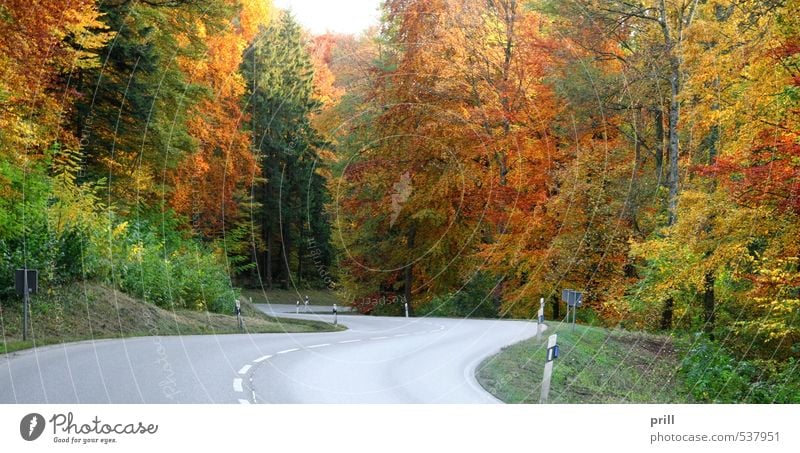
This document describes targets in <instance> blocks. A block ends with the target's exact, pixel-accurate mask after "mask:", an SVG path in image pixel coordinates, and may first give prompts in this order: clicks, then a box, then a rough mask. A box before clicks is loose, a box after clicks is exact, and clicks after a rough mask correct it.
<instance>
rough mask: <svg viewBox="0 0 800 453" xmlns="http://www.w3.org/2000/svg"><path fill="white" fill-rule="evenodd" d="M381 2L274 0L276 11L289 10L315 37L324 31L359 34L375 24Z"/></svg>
mask: <svg viewBox="0 0 800 453" xmlns="http://www.w3.org/2000/svg"><path fill="white" fill-rule="evenodd" d="M380 1H381V0H274V1H273V4H274V5H275V6H277V7H278V8H282V9H289V10H291V11H292V13H294V16H295V17H296V18H297V21H298V22H300V23H301V24H302V25H303V27H305V28H307V29H308V30H310V31H311V33H313V34H315V35H318V34H322V33H325V32H326V31H332V32H335V33H344V34H358V33H360V32H362V31H364V30H365V29H367V28H369V27H370V26H372V25H378V5H379V4H380Z"/></svg>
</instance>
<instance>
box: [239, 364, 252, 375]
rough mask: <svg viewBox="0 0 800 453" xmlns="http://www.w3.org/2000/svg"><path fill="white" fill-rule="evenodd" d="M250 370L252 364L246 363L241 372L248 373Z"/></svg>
mask: <svg viewBox="0 0 800 453" xmlns="http://www.w3.org/2000/svg"><path fill="white" fill-rule="evenodd" d="M248 371H250V365H245V366H243V367H242V369H241V370H239V374H247V372H248Z"/></svg>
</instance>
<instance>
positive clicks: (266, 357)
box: [253, 355, 272, 363]
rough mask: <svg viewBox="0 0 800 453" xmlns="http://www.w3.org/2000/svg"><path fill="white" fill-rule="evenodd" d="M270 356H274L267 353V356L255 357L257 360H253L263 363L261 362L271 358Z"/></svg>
mask: <svg viewBox="0 0 800 453" xmlns="http://www.w3.org/2000/svg"><path fill="white" fill-rule="evenodd" d="M270 357H272V356H271V355H265V356H262V357H259V358H257V359H255V360H253V363H261V362H263V361H265V360H267V359H269V358H270Z"/></svg>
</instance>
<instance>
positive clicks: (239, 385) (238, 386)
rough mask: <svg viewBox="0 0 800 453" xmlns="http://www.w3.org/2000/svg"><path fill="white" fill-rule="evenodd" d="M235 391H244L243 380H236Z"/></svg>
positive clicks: (234, 381)
mask: <svg viewBox="0 0 800 453" xmlns="http://www.w3.org/2000/svg"><path fill="white" fill-rule="evenodd" d="M233 390H235V391H237V392H241V391H243V389H242V380H241V379H240V378H236V379H234V380H233Z"/></svg>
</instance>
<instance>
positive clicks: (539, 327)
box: [536, 297, 544, 341]
mask: <svg viewBox="0 0 800 453" xmlns="http://www.w3.org/2000/svg"><path fill="white" fill-rule="evenodd" d="M543 324H544V297H542V298H540V299H539V313H538V315H537V317H536V341H539V340H540V339H541V338H542V325H543Z"/></svg>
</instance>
